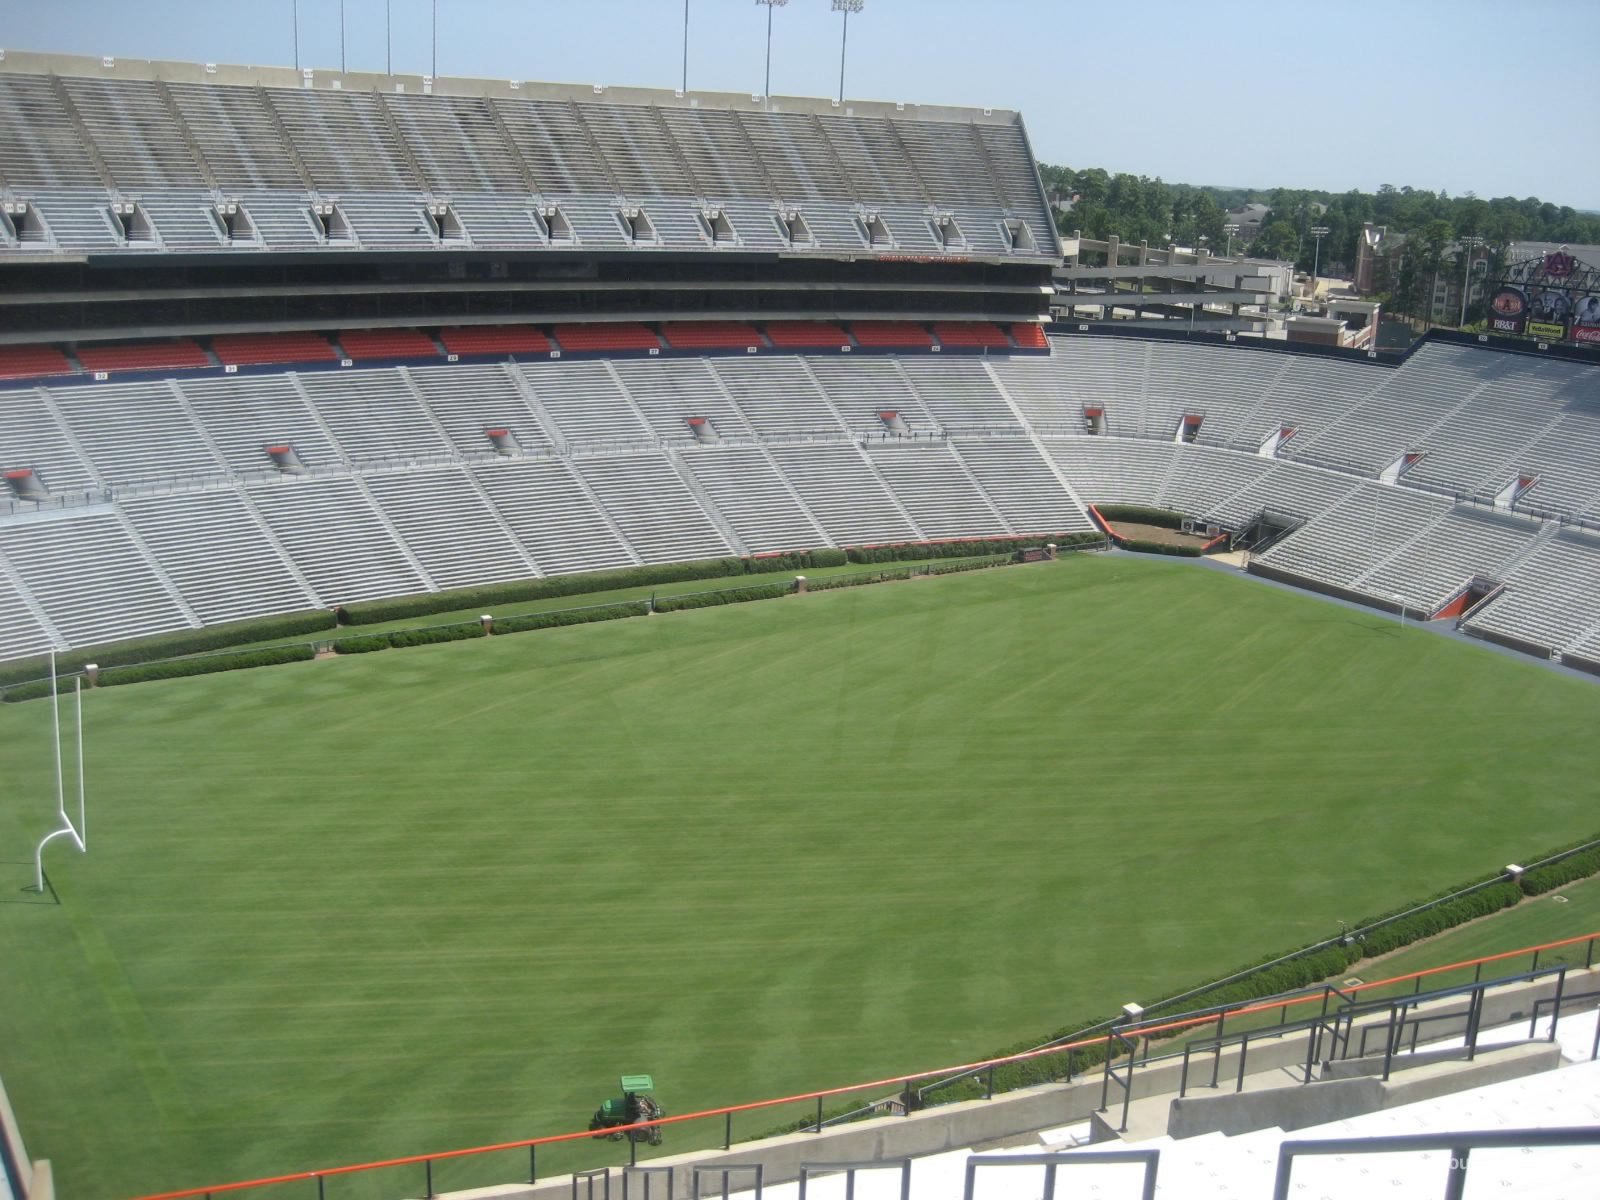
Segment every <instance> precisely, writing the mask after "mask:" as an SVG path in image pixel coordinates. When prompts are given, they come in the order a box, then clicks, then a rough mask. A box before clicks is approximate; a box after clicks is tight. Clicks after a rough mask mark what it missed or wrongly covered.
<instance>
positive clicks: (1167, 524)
mask: <svg viewBox="0 0 1600 1200" xmlns="http://www.w3.org/2000/svg"><path fill="white" fill-rule="evenodd" d="M1095 508H1096V509H1098V510H1099V512H1100V515H1101V516H1102V517H1104V518H1105V519H1106V520H1108V521H1132V522H1133V523H1134V524H1136V525H1155V526H1158V527H1159V528H1161V529H1182V528H1183V522H1184V517H1183V514H1182V513H1175V512H1172V511H1171V510H1170V509H1165V508H1146V507H1145V506H1144V505H1142V504H1097V505H1095Z"/></svg>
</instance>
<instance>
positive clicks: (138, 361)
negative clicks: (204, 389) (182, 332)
mask: <svg viewBox="0 0 1600 1200" xmlns="http://www.w3.org/2000/svg"><path fill="white" fill-rule="evenodd" d="M77 353H78V361H79V362H81V363H82V364H83V365H84V369H85V370H89V371H160V370H177V369H182V368H184V367H209V366H210V365H211V360H210V359H209V358H207V357H206V352H205V351H204V350H202V349H200V346H199V344H198V343H196V342H192V341H190V340H189V339H188V338H177V339H175V340H173V341H170V342H135V343H127V342H124V343H121V344H112V345H100V346H95V345H90V346H79V347H78V351H77Z"/></svg>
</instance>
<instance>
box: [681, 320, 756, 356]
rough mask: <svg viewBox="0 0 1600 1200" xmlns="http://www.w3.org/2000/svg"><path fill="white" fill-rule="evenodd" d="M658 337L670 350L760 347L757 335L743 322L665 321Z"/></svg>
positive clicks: (754, 328)
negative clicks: (663, 340) (661, 338)
mask: <svg viewBox="0 0 1600 1200" xmlns="http://www.w3.org/2000/svg"><path fill="white" fill-rule="evenodd" d="M661 336H662V337H663V338H665V339H666V342H667V345H668V346H670V347H672V348H673V349H674V350H744V349H747V348H748V347H750V346H761V345H762V344H763V343H762V339H761V335H760V334H759V333H757V332H756V327H755V326H754V325H750V324H747V323H746V322H744V321H668V322H667V323H666V324H664V325H662V326H661Z"/></svg>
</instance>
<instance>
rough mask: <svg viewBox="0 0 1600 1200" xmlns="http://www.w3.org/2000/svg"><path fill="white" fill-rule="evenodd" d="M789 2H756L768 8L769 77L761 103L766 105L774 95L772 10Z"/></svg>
mask: <svg viewBox="0 0 1600 1200" xmlns="http://www.w3.org/2000/svg"><path fill="white" fill-rule="evenodd" d="M788 3H789V0H756V4H757V5H758V6H759V5H762V4H765V5H766V6H767V76H766V82H765V83H763V84H762V85H761V101H762V103H763V104H764V103H766V99H767V97H768V96H770V95H772V10H773V9H775V8H782V7H784V6H785V5H786V4H788Z"/></svg>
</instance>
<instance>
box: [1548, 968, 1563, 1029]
mask: <svg viewBox="0 0 1600 1200" xmlns="http://www.w3.org/2000/svg"><path fill="white" fill-rule="evenodd" d="M1566 988H1567V969H1566V968H1565V967H1562V968H1561V974H1559V975H1557V976H1556V996H1555V999H1554V1000H1552V1001H1551V1002H1550V1038H1549V1040H1550V1041H1552V1042H1553V1041H1555V1040H1556V1022H1557V1021H1559V1020H1561V993H1562V992H1564V991H1566Z"/></svg>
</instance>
